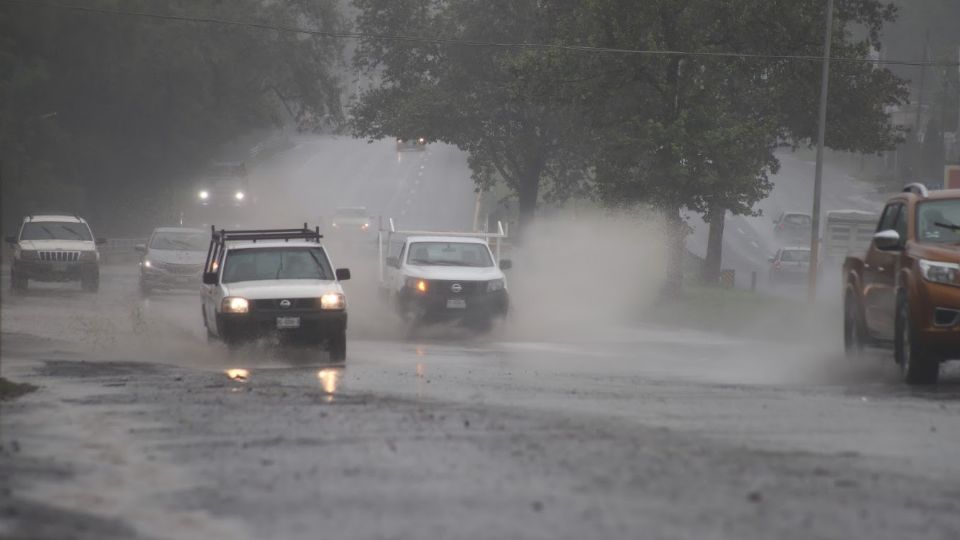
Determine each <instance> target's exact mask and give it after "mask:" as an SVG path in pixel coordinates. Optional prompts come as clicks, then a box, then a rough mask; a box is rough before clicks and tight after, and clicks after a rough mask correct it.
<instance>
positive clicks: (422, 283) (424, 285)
mask: <svg viewBox="0 0 960 540" xmlns="http://www.w3.org/2000/svg"><path fill="white" fill-rule="evenodd" d="M407 288H410V289H413V290H415V291H417V292H421V293H426V292H427V291H429V290H430V282H428V281H427V280H425V279H420V278H407Z"/></svg>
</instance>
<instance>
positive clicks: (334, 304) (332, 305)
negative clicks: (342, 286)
mask: <svg viewBox="0 0 960 540" xmlns="http://www.w3.org/2000/svg"><path fill="white" fill-rule="evenodd" d="M346 305H347V301H346V299H344V297H343V295H342V294H340V293H328V294H325V295H323V296H321V297H320V309H343V308H344V307H346Z"/></svg>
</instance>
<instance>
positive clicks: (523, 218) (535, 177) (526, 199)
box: [515, 159, 543, 241]
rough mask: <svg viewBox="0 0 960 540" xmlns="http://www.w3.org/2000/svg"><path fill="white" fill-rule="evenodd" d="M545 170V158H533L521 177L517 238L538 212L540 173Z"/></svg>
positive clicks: (520, 236)
mask: <svg viewBox="0 0 960 540" xmlns="http://www.w3.org/2000/svg"><path fill="white" fill-rule="evenodd" d="M542 172H543V160H541V159H537V160H533V162H532V163H531V164H530V166H528V167H527V169H526V170H525V171H524V172H523V175H522V176H521V177H520V185H519V189H518V190H517V199H518V200H517V206H518V209H519V213H520V216H519V223H518V224H517V225H518V227H517V229H518V230H517V234H516V235H515V236H516V239H517V241H520V240H521V239H522V238H523V233H524V232H525V231H526V230H527V227H528V226H529V225H530V223H531V222H532V221H533V218H534V216H535V215H536V212H537V199H538V198H539V197H540V174H541V173H542Z"/></svg>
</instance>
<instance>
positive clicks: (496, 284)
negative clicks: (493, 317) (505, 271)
mask: <svg viewBox="0 0 960 540" xmlns="http://www.w3.org/2000/svg"><path fill="white" fill-rule="evenodd" d="M502 289H503V280H502V279H494V280H493V281H488V282H487V292H494V291H499V290H502Z"/></svg>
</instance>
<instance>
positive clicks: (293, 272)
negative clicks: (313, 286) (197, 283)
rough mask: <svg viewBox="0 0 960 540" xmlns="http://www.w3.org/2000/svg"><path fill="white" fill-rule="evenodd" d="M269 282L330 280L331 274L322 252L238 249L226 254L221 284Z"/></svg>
mask: <svg viewBox="0 0 960 540" xmlns="http://www.w3.org/2000/svg"><path fill="white" fill-rule="evenodd" d="M272 279H325V280H332V279H333V272H332V271H331V270H330V262H329V261H328V260H327V255H326V253H324V251H323V248H320V247H314V248H302V247H301V248H294V247H290V248H287V247H281V248H263V249H237V250H231V251H229V252H227V261H226V263H225V266H224V268H223V282H224V283H235V282H237V281H263V280H272Z"/></svg>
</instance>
